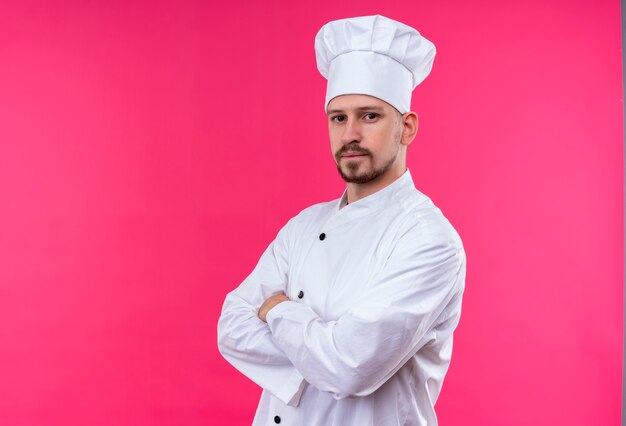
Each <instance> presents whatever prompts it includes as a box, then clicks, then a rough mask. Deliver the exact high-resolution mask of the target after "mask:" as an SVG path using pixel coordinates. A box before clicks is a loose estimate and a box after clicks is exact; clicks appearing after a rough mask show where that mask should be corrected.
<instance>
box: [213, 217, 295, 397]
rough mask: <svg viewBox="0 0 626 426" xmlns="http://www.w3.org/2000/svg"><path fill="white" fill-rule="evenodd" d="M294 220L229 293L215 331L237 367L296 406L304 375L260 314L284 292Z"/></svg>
mask: <svg viewBox="0 0 626 426" xmlns="http://www.w3.org/2000/svg"><path fill="white" fill-rule="evenodd" d="M292 221H293V219H292V220H291V221H290V222H288V223H287V225H285V226H284V227H283V228H282V229H281V230H280V231H279V233H278V235H277V236H276V238H275V239H274V241H272V243H271V244H270V245H269V246H268V247H267V249H266V250H265V252H264V253H263V255H262V256H261V258H260V260H259V262H258V264H257V265H256V267H255V268H254V270H253V271H252V273H251V274H250V275H249V276H248V277H247V278H246V279H245V280H244V281H243V282H242V283H241V284H240V285H239V287H237V288H236V289H235V290H233V291H231V292H230V293H228V295H227V296H226V299H225V301H224V306H223V308H222V313H221V315H220V318H219V320H218V324H217V336H218V348H219V350H220V352H221V354H222V356H223V357H224V358H225V359H226V360H227V361H228V362H230V363H231V364H232V365H233V366H234V367H235V368H236V369H237V370H239V371H240V372H241V373H243V374H244V375H245V376H247V377H248V378H249V379H250V380H252V381H253V382H255V383H257V384H258V385H259V386H261V387H262V388H263V389H266V390H268V391H269V392H271V393H272V394H273V395H274V396H276V397H277V398H278V399H280V400H281V401H282V402H284V403H285V404H289V405H292V406H297V405H298V403H299V399H300V395H301V393H302V390H303V389H304V386H305V382H304V379H303V377H302V375H301V374H300V373H299V372H298V370H296V368H295V367H294V366H293V364H292V362H291V361H290V360H289V358H288V357H287V356H286V355H285V353H284V352H283V350H282V349H281V348H280V347H278V346H277V345H276V343H275V341H274V338H273V336H272V333H271V332H270V329H269V327H268V325H267V324H266V323H265V322H263V321H261V320H260V319H259V317H258V310H259V308H260V307H261V305H262V304H263V302H264V301H265V300H266V299H267V298H269V297H270V296H272V295H274V294H277V293H280V292H286V288H287V278H288V253H289V229H290V226H291V225H292Z"/></svg>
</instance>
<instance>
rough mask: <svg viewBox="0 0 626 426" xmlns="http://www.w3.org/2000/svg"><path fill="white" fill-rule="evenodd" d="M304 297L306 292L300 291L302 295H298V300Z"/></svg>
mask: <svg viewBox="0 0 626 426" xmlns="http://www.w3.org/2000/svg"><path fill="white" fill-rule="evenodd" d="M303 297H304V292H303V291H302V290H300V293H298V299H302V298H303Z"/></svg>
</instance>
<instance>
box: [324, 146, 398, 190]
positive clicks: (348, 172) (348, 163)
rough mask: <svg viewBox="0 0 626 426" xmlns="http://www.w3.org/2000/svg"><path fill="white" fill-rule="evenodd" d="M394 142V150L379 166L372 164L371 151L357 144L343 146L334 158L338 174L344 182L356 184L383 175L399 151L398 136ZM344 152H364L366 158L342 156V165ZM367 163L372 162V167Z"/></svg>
mask: <svg viewBox="0 0 626 426" xmlns="http://www.w3.org/2000/svg"><path fill="white" fill-rule="evenodd" d="M395 142H396V144H395V146H396V150H395V152H394V153H393V155H392V156H391V157H390V158H389V159H388V160H387V161H385V163H383V164H382V165H380V166H376V165H375V164H374V161H373V156H372V153H371V152H370V151H369V150H367V149H365V148H361V147H360V146H358V144H349V145H345V146H343V147H342V148H341V149H340V150H339V151H337V153H336V154H335V158H336V160H337V161H336V163H337V171H338V172H339V175H340V176H341V178H342V179H343V180H344V181H345V182H346V183H357V184H364V183H368V182H371V181H373V180H375V179H377V178H378V177H380V176H382V175H384V174H385V173H386V172H387V171H388V170H389V169H390V168H391V166H392V165H393V163H394V162H395V161H396V159H397V158H398V153H399V152H400V137H397V141H395ZM346 152H358V153H360V154H365V155H366V158H362V159H360V160H350V159H345V158H343V161H344V164H343V167H342V166H341V160H342V157H341V156H342V155H343V154H345V153H346ZM368 163H370V164H372V167H368ZM344 169H345V170H344Z"/></svg>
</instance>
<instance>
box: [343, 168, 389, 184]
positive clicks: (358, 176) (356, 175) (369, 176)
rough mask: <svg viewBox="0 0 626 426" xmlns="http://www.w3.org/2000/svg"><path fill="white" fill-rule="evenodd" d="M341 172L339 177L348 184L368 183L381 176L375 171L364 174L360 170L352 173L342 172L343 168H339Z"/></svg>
mask: <svg viewBox="0 0 626 426" xmlns="http://www.w3.org/2000/svg"><path fill="white" fill-rule="evenodd" d="M337 170H338V171H339V175H340V176H341V178H342V179H343V180H344V181H345V182H346V183H358V184H363V183H368V182H371V181H373V180H374V179H376V178H377V177H378V176H379V175H378V174H377V173H375V172H373V171H370V172H363V171H360V170H357V171H352V170H348V171H347V172H346V171H344V170H342V169H341V168H339V167H338V168H337Z"/></svg>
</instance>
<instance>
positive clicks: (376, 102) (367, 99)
mask: <svg viewBox="0 0 626 426" xmlns="http://www.w3.org/2000/svg"><path fill="white" fill-rule="evenodd" d="M387 108H393V107H392V106H391V105H389V104H387V103H386V102H385V101H383V100H380V99H378V98H376V97H374V96H369V95H341V96H337V97H336V98H334V99H332V100H331V101H330V102H329V103H328V111H327V114H332V113H336V112H345V111H350V110H354V111H362V110H380V111H384V110H385V109H387Z"/></svg>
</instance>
